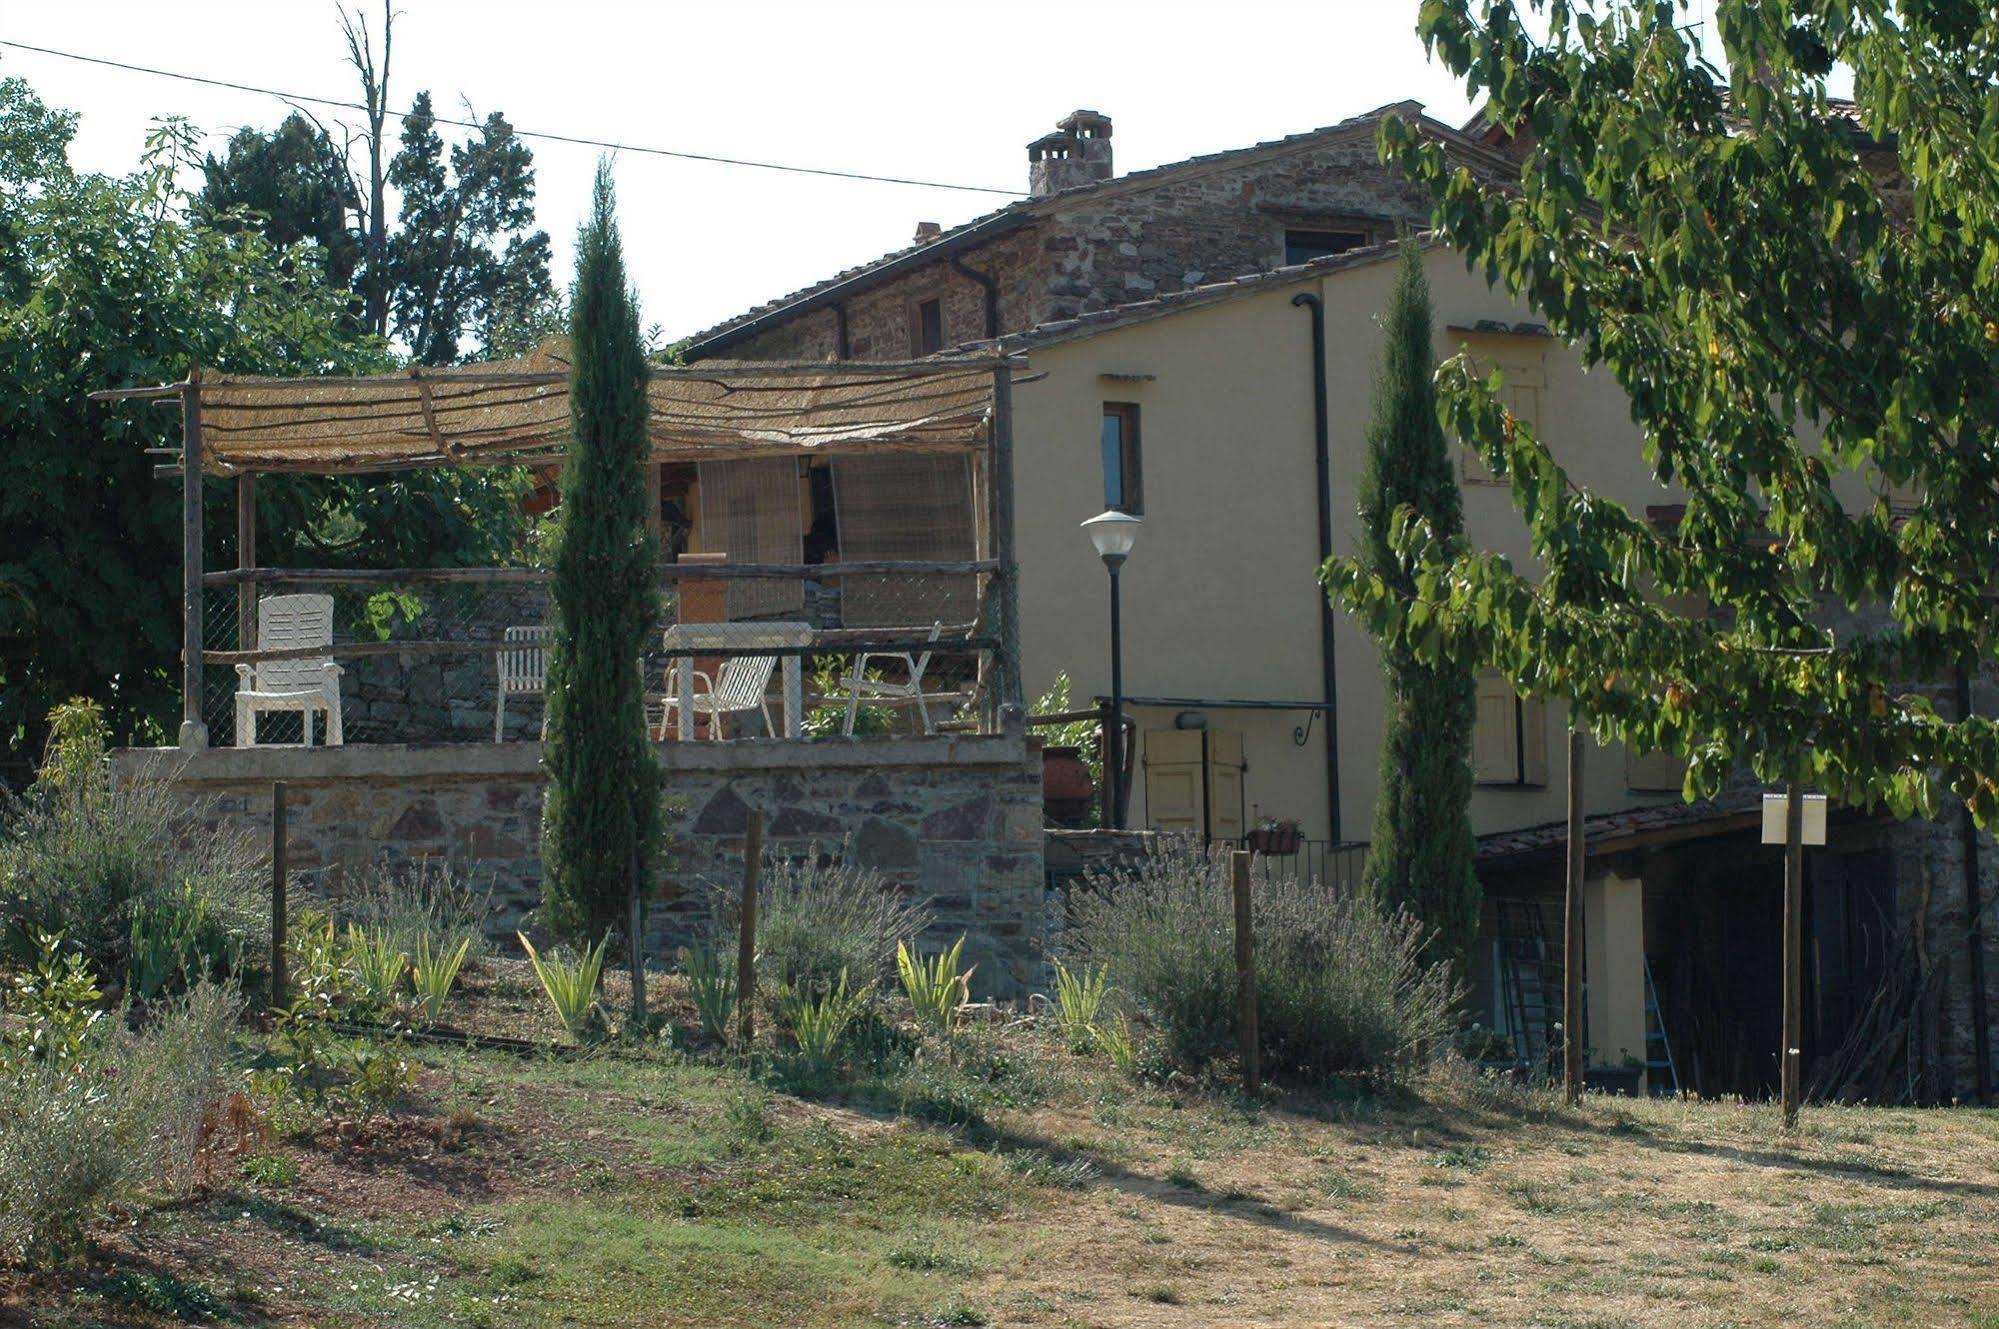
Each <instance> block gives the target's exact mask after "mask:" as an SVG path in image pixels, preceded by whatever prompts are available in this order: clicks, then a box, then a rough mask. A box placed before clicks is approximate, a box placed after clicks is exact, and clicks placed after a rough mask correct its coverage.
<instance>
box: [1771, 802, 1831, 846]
mask: <svg viewBox="0 0 1999 1329" xmlns="http://www.w3.org/2000/svg"><path fill="white" fill-rule="evenodd" d="M1788 802H1790V798H1789V796H1787V795H1784V794H1765V795H1763V843H1764V844H1783V843H1784V842H1785V840H1786V836H1785V834H1784V815H1785V813H1784V805H1785V804H1786V803H1788ZM1804 830H1805V835H1804V842H1805V843H1806V844H1824V843H1825V795H1824V794H1806V795H1805V827H1804Z"/></svg>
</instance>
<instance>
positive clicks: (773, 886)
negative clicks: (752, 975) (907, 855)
mask: <svg viewBox="0 0 1999 1329" xmlns="http://www.w3.org/2000/svg"><path fill="white" fill-rule="evenodd" d="M712 910H713V916H714V920H715V946H716V949H717V950H719V951H720V952H721V953H722V954H724V955H734V954H736V953H737V937H738V929H739V927H740V924H741V919H740V911H741V900H740V899H739V897H738V896H737V893H736V891H735V890H734V889H733V888H732V887H728V886H717V887H716V888H715V890H714V893H713V896H712ZM929 924H930V910H929V908H928V907H927V906H925V905H922V904H913V903H911V902H910V901H908V900H906V899H904V898H903V897H902V895H901V894H900V893H899V892H898V891H897V890H896V888H895V887H894V886H892V885H891V884H890V883H889V882H887V881H886V880H884V879H883V877H882V875H881V874H880V873H879V872H876V871H874V870H873V869H871V868H862V867H855V866H853V865H851V864H849V863H847V862H845V861H844V860H843V859H841V858H836V857H831V856H822V855H821V854H820V853H819V852H818V851H817V850H816V849H814V850H811V851H808V852H807V853H806V854H805V856H804V857H803V858H802V859H797V860H793V859H787V858H785V857H783V856H781V855H777V854H772V853H766V854H765V856H764V862H763V885H762V888H761V890H760V892H759V894H758V896H757V977H758V981H759V983H760V984H762V983H768V984H770V985H771V987H772V988H773V989H775V988H778V987H782V986H785V985H787V984H789V985H792V986H797V987H802V988H815V987H816V988H825V987H830V986H831V985H832V984H833V983H834V982H836V981H837V980H838V978H839V976H840V975H841V974H842V973H843V972H844V973H847V974H851V975H852V976H853V979H854V981H855V982H857V983H860V984H862V985H863V986H867V985H872V984H874V983H878V982H886V981H891V980H892V979H893V978H894V976H895V951H896V947H897V946H898V945H900V944H901V942H902V939H903V938H904V937H914V936H916V935H918V934H920V933H921V932H922V931H923V930H924V929H925V928H926V927H928V926H929Z"/></svg>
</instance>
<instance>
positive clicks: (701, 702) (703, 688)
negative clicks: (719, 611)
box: [658, 655, 777, 739]
mask: <svg viewBox="0 0 1999 1329" xmlns="http://www.w3.org/2000/svg"><path fill="white" fill-rule="evenodd" d="M776 666H777V657H776V656H774V655H732V656H730V657H729V658H728V659H726V660H724V661H722V667H721V668H720V669H717V670H716V671H715V674H714V677H712V678H711V677H709V676H708V675H707V674H706V673H704V672H702V671H701V670H699V669H696V670H695V671H694V707H693V710H694V714H695V715H697V716H700V715H705V716H707V717H708V737H709V738H711V739H719V738H721V737H722V729H723V724H724V721H725V719H726V717H728V716H730V715H736V714H740V713H742V712H745V711H761V712H762V713H763V718H764V733H766V734H775V733H777V726H776V725H774V724H772V723H771V718H770V697H769V696H768V695H767V694H768V693H769V691H770V676H771V671H772V670H773V669H774V668H776ZM671 674H672V671H671V670H669V671H668V675H669V677H670V676H671ZM679 711H680V698H679V697H678V696H676V695H675V694H674V693H673V692H671V691H669V692H667V694H666V714H665V715H664V716H663V717H661V719H660V726H659V733H658V737H660V738H662V739H663V738H665V737H666V736H667V734H669V733H671V732H672V731H673V729H674V720H675V717H676V716H677V715H678V714H679Z"/></svg>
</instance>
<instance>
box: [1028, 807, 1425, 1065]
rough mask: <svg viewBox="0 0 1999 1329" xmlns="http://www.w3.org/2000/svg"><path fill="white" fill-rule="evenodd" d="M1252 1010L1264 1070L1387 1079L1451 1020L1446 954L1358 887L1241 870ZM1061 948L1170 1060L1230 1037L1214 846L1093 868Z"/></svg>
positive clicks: (1228, 890) (1219, 861) (1225, 893)
mask: <svg viewBox="0 0 1999 1329" xmlns="http://www.w3.org/2000/svg"><path fill="white" fill-rule="evenodd" d="M1252 890H1253V900H1254V905H1253V907H1254V920H1253V922H1254V927H1255V931H1256V992H1257V1022H1258V1028H1259V1031H1260V1033H1261V1036H1262V1048H1263V1064H1264V1066H1265V1068H1266V1069H1267V1070H1268V1071H1270V1072H1271V1073H1272V1074H1278V1075H1291V1076H1295V1077H1298V1078H1300V1079H1306V1080H1320V1079H1325V1078H1327V1077H1330V1076H1336V1075H1349V1074H1362V1075H1371V1076H1378V1077H1396V1076H1400V1075H1403V1074H1406V1073H1408V1072H1410V1071H1412V1070H1414V1069H1415V1068H1417V1067H1418V1066H1419V1065H1420V1064H1421V1063H1422V1062H1423V1061H1424V1060H1425V1059H1426V1058H1427V1057H1430V1056H1433V1055H1435V1054H1436V1053H1439V1052H1441V1051H1442V1050H1443V1049H1444V1048H1445V1047H1446V1045H1447V1042H1448V1038H1449V1035H1450V1032H1451V1030H1452V1028H1453V1027H1454V1025H1455V1005H1456V1000H1457V997H1458V988H1457V985H1456V982H1455V980H1454V979H1453V977H1452V974H1451V970H1450V966H1449V965H1446V964H1435V963H1431V962H1428V961H1427V960H1426V959H1425V958H1424V953H1423V952H1424V941H1425V937H1426V933H1425V931H1424V928H1423V926H1422V925H1421V924H1420V923H1419V922H1417V921H1416V920H1415V919H1413V918H1411V917H1409V915H1407V914H1406V913H1401V912H1388V911H1385V910H1383V909H1382V908H1381V907H1380V906H1378V905H1377V904H1375V903H1374V902H1373V901H1372V900H1371V899H1369V898H1368V897H1367V896H1365V895H1360V894H1357V893H1347V892H1338V893H1335V892H1332V891H1329V890H1327V889H1326V888H1325V887H1323V886H1321V885H1320V884H1319V883H1317V882H1305V881H1300V880H1299V879H1298V878H1296V877H1294V876H1292V875H1291V874H1290V873H1288V872H1276V873H1273V872H1271V871H1270V870H1269V869H1268V867H1267V865H1265V864H1263V863H1261V862H1259V863H1258V864H1257V865H1256V866H1255V868H1254V869H1253V877H1252ZM1063 936H1064V947H1065V949H1066V950H1067V951H1068V952H1069V954H1070V956H1071V958H1072V959H1073V960H1074V961H1076V962H1078V963H1080V964H1082V965H1088V966H1095V967H1097V968H1098V969H1099V970H1104V971H1108V972H1111V973H1115V974H1116V975H1117V976H1118V982H1119V984H1120V986H1121V988H1122V990H1123V991H1124V992H1125V993H1126V994H1127V996H1128V997H1129V998H1130V1000H1131V1001H1133V1002H1134V1003H1136V1004H1137V1006H1138V1007H1139V1009H1140V1010H1141V1011H1142V1012H1143V1014H1144V1015H1145V1016H1146V1017H1147V1018H1148V1019H1149V1020H1150V1021H1151V1023H1152V1024H1153V1026H1154V1027H1155V1028H1156V1029H1157V1030H1158V1031H1159V1034H1160V1036H1161V1037H1162V1039H1163V1040H1164V1043H1165V1050H1166V1052H1167V1053H1168V1055H1170V1056H1171V1057H1172V1058H1173V1059H1174V1060H1176V1061H1178V1062H1180V1063H1181V1064H1183V1065H1187V1066H1192V1067H1202V1066H1205V1065H1207V1064H1208V1063H1210V1062H1213V1061H1215V1060H1217V1059H1220V1058H1225V1057H1227V1056H1229V1055H1231V1054H1232V1053H1233V1052H1234V1051H1235V1048H1236V1024H1235V1009H1236V1006H1235V992H1236V978H1235V905H1234V896H1233V891H1232V887H1231V882H1230V870H1229V860H1228V855H1227V851H1226V850H1225V849H1223V848H1220V847H1218V848H1217V849H1216V850H1215V852H1212V853H1210V852H1207V851H1205V850H1203V849H1202V847H1201V846H1200V845H1199V844H1198V843H1197V842H1194V841H1191V840H1174V841H1164V842H1161V843H1159V844H1156V845H1153V846H1150V847H1149V848H1148V850H1147V853H1146V856H1145V857H1144V858H1143V859H1142V860H1140V861H1138V862H1137V863H1135V864H1132V865H1129V866H1124V867H1120V868H1117V869H1115V870H1111V871H1108V872H1097V873H1093V874H1092V875H1091V876H1090V878H1089V880H1088V885H1087V888H1086V889H1084V890H1081V891H1078V892H1076V893H1074V894H1073V895H1072V896H1071V899H1070V920H1069V926H1068V928H1067V930H1066V931H1065V932H1064V934H1063Z"/></svg>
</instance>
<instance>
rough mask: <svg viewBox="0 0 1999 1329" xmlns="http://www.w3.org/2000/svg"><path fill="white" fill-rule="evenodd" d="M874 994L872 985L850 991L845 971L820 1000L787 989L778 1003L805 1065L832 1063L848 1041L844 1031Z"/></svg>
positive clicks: (795, 990) (794, 989)
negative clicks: (806, 1061) (809, 1062)
mask: <svg viewBox="0 0 1999 1329" xmlns="http://www.w3.org/2000/svg"><path fill="white" fill-rule="evenodd" d="M873 992H874V988H873V986H872V985H870V986H868V987H863V988H859V989H850V988H849V987H848V986H847V971H846V970H844V969H842V970H841V971H840V979H839V982H837V983H835V984H834V985H833V986H832V987H831V988H829V989H827V991H826V992H825V993H824V994H823V995H821V996H817V997H815V996H813V995H812V994H811V993H809V992H806V991H803V990H801V989H799V988H795V987H794V988H787V989H786V990H785V992H784V994H783V995H782V996H781V997H780V998H779V1001H780V1002H781V1003H782V1005H783V1007H784V1016H785V1023H786V1024H788V1025H790V1026H791V1035H792V1037H793V1038H795V1039H797V1040H798V1051H799V1054H800V1055H801V1056H803V1057H804V1058H806V1060H808V1061H814V1062H820V1063H830V1062H832V1061H833V1059H834V1057H835V1056H836V1054H838V1052H839V1051H840V1044H841V1043H842V1041H844V1040H845V1038H846V1037H847V1030H848V1029H849V1028H850V1027H851V1026H852V1025H853V1023H854V1021H855V1020H856V1019H858V1018H859V1017H860V1014H861V1012H862V1011H863V1010H865V1009H866V1008H867V1004H868V998H869V997H870V996H872V995H873Z"/></svg>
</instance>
